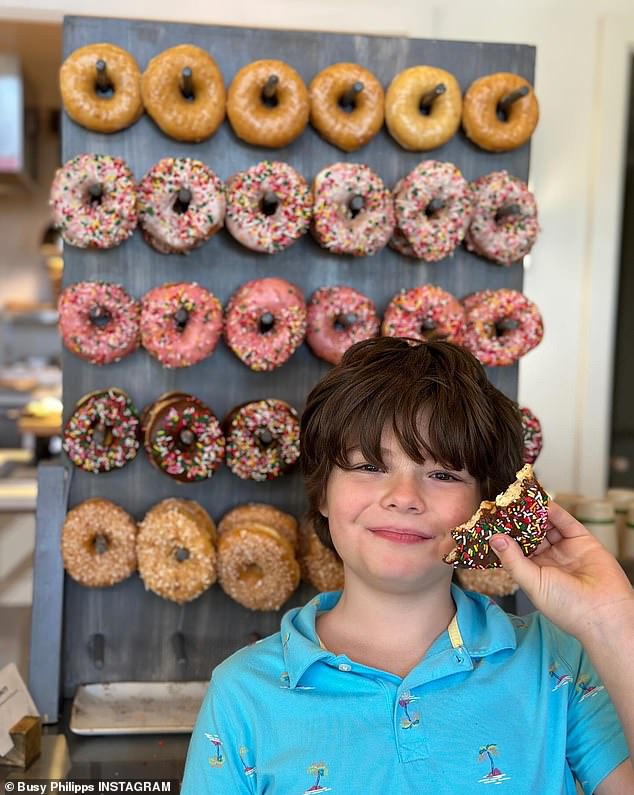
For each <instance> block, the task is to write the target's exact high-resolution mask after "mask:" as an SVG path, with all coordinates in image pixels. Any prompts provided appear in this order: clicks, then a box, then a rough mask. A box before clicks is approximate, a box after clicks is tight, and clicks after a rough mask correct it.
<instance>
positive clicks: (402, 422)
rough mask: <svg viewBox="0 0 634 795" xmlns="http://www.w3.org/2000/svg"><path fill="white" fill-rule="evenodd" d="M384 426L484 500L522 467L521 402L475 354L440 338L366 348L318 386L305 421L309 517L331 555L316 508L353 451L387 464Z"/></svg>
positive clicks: (353, 352)
mask: <svg viewBox="0 0 634 795" xmlns="http://www.w3.org/2000/svg"><path fill="white" fill-rule="evenodd" d="M421 426H422V427H421ZM384 428H392V429H393V431H394V433H395V435H396V439H397V441H398V442H399V444H400V445H401V447H402V448H403V450H404V451H405V453H407V455H408V456H409V457H410V458H411V459H412V460H413V461H416V462H418V463H423V462H424V460H425V458H426V457H431V458H433V459H434V460H436V461H438V462H439V463H441V464H444V465H445V466H447V467H449V468H451V469H454V470H460V469H463V468H464V469H467V470H468V472H469V473H470V474H471V475H472V476H473V477H475V478H476V480H477V481H478V482H479V484H480V491H481V499H493V498H495V496H496V494H498V493H500V492H501V491H504V489H505V488H506V487H507V486H508V485H509V484H510V483H511V482H512V481H513V480H514V479H515V473H516V472H517V470H519V469H520V468H521V467H522V463H523V462H522V450H523V433H522V426H521V420H520V414H519V411H518V408H517V404H516V403H515V402H514V401H512V400H511V399H510V398H508V397H506V395H504V394H503V393H502V392H500V391H499V390H498V389H496V387H494V386H493V385H492V384H491V383H490V382H489V380H488V379H487V376H486V373H485V371H484V368H483V367H482V365H481V364H480V363H479V362H478V360H477V359H476V358H475V357H474V356H473V355H472V354H471V353H469V352H468V351H467V350H465V349H464V348H460V347H458V346H456V345H453V344H452V343H450V342H441V341H438V342H418V341H415V340H405V339H399V338H393V337H378V338H376V339H371V340H366V341H364V342H359V343H357V344H356V345H353V346H352V347H351V348H349V349H348V350H347V351H346V353H345V354H344V356H343V359H342V360H341V363H340V364H338V365H337V366H336V367H334V368H333V369H332V370H330V371H329V372H328V373H327V374H326V375H325V376H324V377H323V378H322V379H321V380H320V381H319V382H318V383H317V384H316V386H315V387H314V388H313V389H312V391H311V392H310V394H309V395H308V398H307V402H306V408H305V410H304V413H303V415H302V423H301V437H300V438H301V451H302V454H301V459H300V460H301V464H302V471H303V473H304V480H305V485H306V492H307V495H308V518H309V520H310V521H312V523H313V525H314V527H315V530H316V532H317V534H318V535H319V538H320V539H321V540H322V542H323V543H324V544H326V545H327V546H328V547H330V548H331V549H332V541H331V539H330V531H329V529H328V520H327V519H326V518H325V517H323V516H322V515H321V513H320V512H319V506H320V505H321V504H322V501H323V499H324V496H325V493H326V485H327V483H328V478H329V476H330V473H331V471H332V469H333V468H334V467H340V468H341V469H349V468H350V466H349V463H348V451H349V450H350V449H351V448H352V447H355V446H358V447H359V448H360V449H361V452H362V454H363V456H364V457H365V459H366V460H367V461H368V463H370V464H373V465H374V466H377V467H383V461H382V460H381V435H382V433H383V429H384ZM422 432H423V433H425V436H423V435H422Z"/></svg>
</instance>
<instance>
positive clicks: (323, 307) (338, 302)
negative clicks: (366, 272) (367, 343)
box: [306, 286, 381, 364]
mask: <svg viewBox="0 0 634 795" xmlns="http://www.w3.org/2000/svg"><path fill="white" fill-rule="evenodd" d="M306 320H307V324H306V342H307V343H308V345H309V346H310V349H311V350H312V352H313V353H314V354H315V356H319V358H320V359H324V360H325V361H326V362H330V364H339V362H340V361H341V357H342V356H343V354H344V353H345V352H346V351H347V350H348V348H349V347H350V346H351V345H354V343H355V342H361V340H367V339H370V337H377V336H378V334H379V329H380V326H381V321H380V320H379V318H378V315H377V313H376V306H375V305H374V302H373V301H371V300H370V299H369V298H367V297H366V296H365V295H362V294H361V293H360V292H358V291H357V290H354V289H353V288H352V287H345V286H340V287H320V288H319V289H318V290H315V292H314V293H313V294H312V296H311V297H310V301H309V302H308V307H307V312H306Z"/></svg>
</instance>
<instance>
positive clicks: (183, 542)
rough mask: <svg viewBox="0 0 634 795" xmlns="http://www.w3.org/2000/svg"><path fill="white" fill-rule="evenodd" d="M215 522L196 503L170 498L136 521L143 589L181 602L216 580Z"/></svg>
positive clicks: (203, 589) (189, 600) (190, 598)
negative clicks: (140, 520) (139, 522)
mask: <svg viewBox="0 0 634 795" xmlns="http://www.w3.org/2000/svg"><path fill="white" fill-rule="evenodd" d="M215 537H216V529H215V525H214V523H213V521H212V519H211V517H210V516H209V514H208V513H207V512H206V511H205V509H204V508H203V507H202V506H201V505H199V504H198V503H194V502H192V500H181V499H176V498H170V499H167V500H163V501H162V502H159V503H157V504H156V505H154V506H152V508H150V510H149V511H148V512H147V513H146V515H145V517H144V519H143V521H142V522H141V524H140V525H139V535H138V539H137V556H138V559H139V574H140V575H141V579H142V580H143V584H144V585H145V587H146V589H147V590H149V591H152V592H153V593H155V594H156V595H157V596H162V597H163V598H164V599H169V600H170V601H171V602H176V603H177V604H184V603H185V602H191V601H192V600H193V599H196V598H197V597H198V596H200V595H201V594H202V593H203V592H204V591H206V590H207V588H209V586H210V585H213V583H214V582H215V581H216V550H215V547H214V541H215Z"/></svg>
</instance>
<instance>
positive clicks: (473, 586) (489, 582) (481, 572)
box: [456, 568, 519, 596]
mask: <svg viewBox="0 0 634 795" xmlns="http://www.w3.org/2000/svg"><path fill="white" fill-rule="evenodd" d="M456 579H457V580H458V582H459V583H460V585H461V586H462V587H463V588H464V589H465V591H476V592H477V593H483V594H486V595H487V596H512V594H514V593H516V592H517V591H518V590H519V585H518V584H517V583H516V582H515V580H514V579H513V578H512V577H511V575H510V574H509V573H508V572H507V571H506V569H502V568H500V569H456Z"/></svg>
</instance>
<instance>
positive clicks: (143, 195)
mask: <svg viewBox="0 0 634 795" xmlns="http://www.w3.org/2000/svg"><path fill="white" fill-rule="evenodd" d="M137 190H138V202H139V224H140V225H141V228H142V230H143V236H144V238H145V240H146V242H147V243H148V244H149V245H150V246H152V248H153V249H155V250H156V251H159V252H160V253H162V254H187V252H189V251H191V250H192V249H194V248H196V247H197V246H201V245H202V244H203V243H205V242H206V241H207V240H209V238H210V237H213V235H215V234H216V232H217V231H218V230H219V229H220V228H221V227H222V225H223V223H224V217H225V205H226V202H225V186H224V183H223V182H222V180H220V179H219V178H218V177H217V176H216V174H214V172H213V171H212V170H211V169H210V168H208V167H207V166H206V165H205V164H204V163H201V161H200V160H194V159H193V158H191V157H165V158H163V159H162V160H159V162H158V163H155V165H153V166H152V168H151V169H150V170H149V171H148V173H147V174H146V175H145V176H144V177H143V179H142V180H141V182H140V183H139V185H138V189H137Z"/></svg>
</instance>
